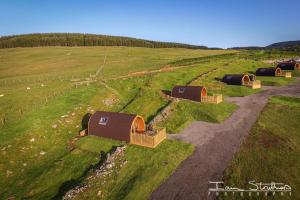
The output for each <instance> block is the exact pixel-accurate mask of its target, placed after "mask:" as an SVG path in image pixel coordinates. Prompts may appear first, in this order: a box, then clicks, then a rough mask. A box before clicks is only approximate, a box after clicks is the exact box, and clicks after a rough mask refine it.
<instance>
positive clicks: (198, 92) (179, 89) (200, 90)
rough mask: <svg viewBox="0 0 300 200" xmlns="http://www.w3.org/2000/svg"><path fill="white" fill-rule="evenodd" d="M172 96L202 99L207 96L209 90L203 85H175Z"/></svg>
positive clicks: (194, 99)
mask: <svg viewBox="0 0 300 200" xmlns="http://www.w3.org/2000/svg"><path fill="white" fill-rule="evenodd" d="M171 96H172V97H175V98H181V99H189V100H192V101H201V99H203V97H206V96H207V90H206V88H205V87H203V86H180V85H177V86H175V87H173V89H172V92H171Z"/></svg>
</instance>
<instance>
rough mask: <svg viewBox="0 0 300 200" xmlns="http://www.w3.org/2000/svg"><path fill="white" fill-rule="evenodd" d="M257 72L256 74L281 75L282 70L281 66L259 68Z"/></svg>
mask: <svg viewBox="0 0 300 200" xmlns="http://www.w3.org/2000/svg"><path fill="white" fill-rule="evenodd" d="M255 74H256V76H281V75H282V71H281V69H280V68H279V67H277V68H274V67H268V68H258V69H257V70H256V72H255Z"/></svg>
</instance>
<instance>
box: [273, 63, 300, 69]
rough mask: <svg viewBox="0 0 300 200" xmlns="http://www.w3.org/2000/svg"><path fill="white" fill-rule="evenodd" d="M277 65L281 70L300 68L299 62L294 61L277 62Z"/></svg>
mask: <svg viewBox="0 0 300 200" xmlns="http://www.w3.org/2000/svg"><path fill="white" fill-rule="evenodd" d="M277 67H279V68H280V69H282V70H300V63H299V62H295V61H288V62H281V63H278V65H277Z"/></svg>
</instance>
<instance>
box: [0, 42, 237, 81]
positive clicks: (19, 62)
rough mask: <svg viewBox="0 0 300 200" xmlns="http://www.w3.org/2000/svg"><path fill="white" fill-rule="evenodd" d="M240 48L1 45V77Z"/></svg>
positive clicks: (123, 65) (111, 71) (115, 68)
mask: <svg viewBox="0 0 300 200" xmlns="http://www.w3.org/2000/svg"><path fill="white" fill-rule="evenodd" d="M225 52H226V53H229V52H236V51H225V50H191V49H181V48H178V49H172V48H165V49H152V48H140V47H39V48H13V49H0V78H7V77H15V76H24V75H43V74H49V73H50V74H51V75H54V76H75V77H82V76H85V75H89V73H95V72H96V70H97V69H98V68H99V67H100V66H101V65H102V64H103V61H104V58H105V56H107V59H106V64H105V66H104V68H103V71H101V75H102V76H103V78H112V77H116V76H119V75H125V74H128V73H130V72H134V71H142V70H150V69H157V68H161V67H163V66H164V65H166V64H168V63H169V62H171V61H174V60H180V59H183V58H192V57H201V56H208V55H218V54H223V53H225Z"/></svg>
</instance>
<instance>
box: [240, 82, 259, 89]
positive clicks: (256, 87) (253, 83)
mask: <svg viewBox="0 0 300 200" xmlns="http://www.w3.org/2000/svg"><path fill="white" fill-rule="evenodd" d="M244 85H245V86H247V87H251V88H252V89H258V88H261V81H260V80H255V81H250V82H249V83H248V84H244Z"/></svg>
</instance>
